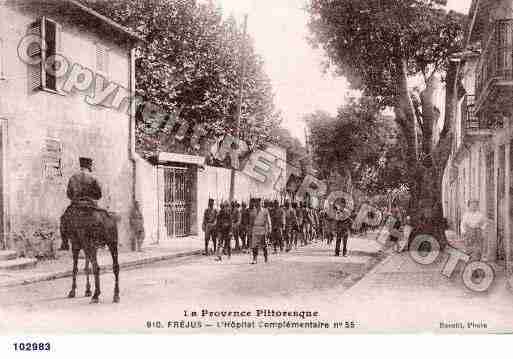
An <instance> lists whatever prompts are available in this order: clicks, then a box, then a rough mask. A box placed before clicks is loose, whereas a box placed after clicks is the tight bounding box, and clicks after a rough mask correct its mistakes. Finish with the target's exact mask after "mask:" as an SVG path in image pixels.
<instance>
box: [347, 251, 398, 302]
mask: <svg viewBox="0 0 513 359" xmlns="http://www.w3.org/2000/svg"><path fill="white" fill-rule="evenodd" d="M397 254H398V253H396V252H393V251H391V252H388V251H385V252H384V258H383V259H381V260H380V261H378V262H377V263H376V264H375V265H374V266H373V267H372V268H371V269H370V270H369V271H368V272H367V273H364V274H363V276H362V278H360V279H359V280H357V281H356V282H355V283H354V284H353V285H351V286H350V287H349V288H348V289H347V290H346V292H345V293H344V294H347V293H349V292H352V291H353V290H355V289H356V288H358V287H360V286H362V285H365V282H366V281H367V280H368V278H369V277H371V276H373V275H374V274H375V273H376V272H377V271H378V270H379V269H380V268H381V267H382V266H384V265H385V264H387V263H388V262H389V261H391V260H392V258H394V257H395V255H397Z"/></svg>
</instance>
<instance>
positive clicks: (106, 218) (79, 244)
mask: <svg viewBox="0 0 513 359" xmlns="http://www.w3.org/2000/svg"><path fill="white" fill-rule="evenodd" d="M79 162H80V172H78V173H76V174H74V175H73V176H71V178H70V180H69V183H68V188H67V192H66V193H67V196H68V198H69V199H70V200H71V204H70V205H69V206H68V208H67V209H66V211H65V212H64V214H63V215H62V217H61V226H60V228H61V238H62V245H61V250H68V249H69V247H70V246H69V241H71V250H72V252H73V283H72V287H71V291H70V293H69V294H68V297H69V298H74V297H75V291H76V277H77V274H78V255H79V253H80V251H81V250H83V251H84V252H85V257H86V264H85V272H86V277H87V284H86V294H85V295H86V296H90V295H91V294H92V293H91V286H90V283H89V262H90V263H91V265H92V267H93V274H94V280H95V291H94V294H93V297H92V299H91V302H92V303H98V297H99V295H100V268H99V265H98V260H97V249H98V247H100V246H104V245H107V247H108V248H109V251H110V253H111V255H112V270H113V272H114V276H115V287H114V302H116V303H117V302H119V263H118V230H117V223H116V220H115V219H114V218H113V217H112V216H111V215H110V214H109V213H108V212H107V211H106V210H104V209H101V208H99V207H98V204H97V201H98V200H99V199H100V198H101V197H102V190H101V187H100V185H99V184H98V181H97V180H96V178H94V177H93V176H92V175H91V172H92V165H93V161H92V160H91V159H89V158H83V157H81V158H80V159H79Z"/></svg>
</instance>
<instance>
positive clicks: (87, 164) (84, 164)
mask: <svg viewBox="0 0 513 359" xmlns="http://www.w3.org/2000/svg"><path fill="white" fill-rule="evenodd" d="M78 162H80V168H86V169H88V170H89V171H92V169H93V160H92V159H90V158H87V157H80V158H79V159H78Z"/></svg>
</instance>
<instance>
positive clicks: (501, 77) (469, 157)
mask: <svg viewBox="0 0 513 359" xmlns="http://www.w3.org/2000/svg"><path fill="white" fill-rule="evenodd" d="M469 18H470V24H469V28H468V31H467V38H466V49H465V51H464V52H462V53H461V54H457V55H455V57H456V59H455V60H457V61H459V74H460V77H461V83H460V84H459V88H460V90H459V96H458V99H457V101H458V106H457V111H456V116H455V119H456V122H455V123H454V126H453V135H454V141H453V142H454V143H453V151H452V156H451V159H450V161H449V163H448V166H447V168H446V172H445V178H444V204H445V206H444V211H445V216H446V217H447V218H448V219H449V221H450V222H451V224H452V225H453V228H454V229H455V230H456V231H458V232H459V229H460V228H459V227H460V222H461V217H462V214H463V213H464V212H465V211H466V209H467V205H468V201H469V200H471V199H477V200H479V202H480V207H481V208H480V209H481V211H482V212H483V213H485V214H486V215H487V217H488V220H489V226H488V231H487V233H486V243H485V251H484V253H485V259H487V260H490V261H499V262H501V261H505V262H506V264H507V267H508V270H509V271H510V272H511V269H512V268H511V238H512V235H513V233H512V226H511V219H512V218H513V207H512V204H513V202H512V193H513V182H512V177H511V171H512V169H513V167H512V166H511V158H512V152H511V151H513V142H512V141H513V133H512V125H511V117H512V115H513V113H512V105H513V103H512V102H511V98H512V95H513V91H512V90H513V1H512V0H500V1H498V0H474V1H473V2H472V5H471V9H470V14H469Z"/></svg>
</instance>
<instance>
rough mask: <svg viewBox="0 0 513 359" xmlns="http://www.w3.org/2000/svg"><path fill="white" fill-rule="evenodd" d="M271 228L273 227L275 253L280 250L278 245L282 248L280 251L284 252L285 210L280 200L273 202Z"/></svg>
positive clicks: (272, 235)
mask: <svg viewBox="0 0 513 359" xmlns="http://www.w3.org/2000/svg"><path fill="white" fill-rule="evenodd" d="M270 215H271V228H272V234H271V237H272V242H273V247H274V253H277V252H278V247H279V248H280V252H283V232H284V231H285V212H284V211H283V208H281V207H280V203H279V202H278V201H274V202H273V207H272V209H271V213H270Z"/></svg>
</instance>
